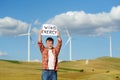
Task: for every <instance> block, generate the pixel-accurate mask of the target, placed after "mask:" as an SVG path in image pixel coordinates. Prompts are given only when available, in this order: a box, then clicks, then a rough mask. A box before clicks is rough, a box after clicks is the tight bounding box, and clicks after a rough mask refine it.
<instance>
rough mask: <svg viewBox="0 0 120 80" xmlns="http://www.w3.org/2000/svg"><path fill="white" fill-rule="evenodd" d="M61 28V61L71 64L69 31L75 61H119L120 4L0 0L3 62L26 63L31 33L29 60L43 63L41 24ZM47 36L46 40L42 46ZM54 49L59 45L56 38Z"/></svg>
mask: <svg viewBox="0 0 120 80" xmlns="http://www.w3.org/2000/svg"><path fill="white" fill-rule="evenodd" d="M46 23H47V24H48V23H49V24H54V25H56V26H57V27H58V29H59V31H60V33H61V37H62V40H63V44H62V48H61V51H60V54H59V60H69V43H68V44H67V45H65V43H66V41H67V40H68V39H69V37H68V36H67V33H66V29H67V30H68V32H69V34H70V37H71V41H72V60H81V59H95V58H98V57H103V56H109V53H110V50H109V45H110V42H109V37H110V35H111V36H112V52H113V57H118V58H119V57H120V42H119V41H120V24H119V23H120V0H19V1H18V0H0V59H7V60H22V61H26V60H27V45H28V43H27V36H17V35H20V34H24V33H27V31H28V28H29V25H30V24H32V29H31V49H30V51H31V57H30V60H31V61H33V60H40V61H41V58H42V57H41V53H40V51H39V48H38V46H37V41H38V35H39V29H41V27H42V24H46ZM47 37H48V36H43V43H44V45H45V40H46V38H47ZM53 38H54V40H55V43H54V46H55V45H56V44H57V38H56V37H55V36H54V37H53Z"/></svg>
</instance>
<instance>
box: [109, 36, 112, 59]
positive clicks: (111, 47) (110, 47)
mask: <svg viewBox="0 0 120 80" xmlns="http://www.w3.org/2000/svg"><path fill="white" fill-rule="evenodd" d="M109 39H110V57H112V36H111V34H110V37H109Z"/></svg>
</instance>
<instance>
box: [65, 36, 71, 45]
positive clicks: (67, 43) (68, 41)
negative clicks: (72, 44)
mask: <svg viewBox="0 0 120 80" xmlns="http://www.w3.org/2000/svg"><path fill="white" fill-rule="evenodd" d="M70 39H71V38H68V40H67V41H66V43H65V45H64V46H66V45H67V44H68V42H69V41H70Z"/></svg>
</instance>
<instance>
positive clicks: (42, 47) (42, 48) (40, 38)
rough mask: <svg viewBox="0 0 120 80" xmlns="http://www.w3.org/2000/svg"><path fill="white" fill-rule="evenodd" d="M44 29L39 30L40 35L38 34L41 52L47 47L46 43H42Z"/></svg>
mask: <svg viewBox="0 0 120 80" xmlns="http://www.w3.org/2000/svg"><path fill="white" fill-rule="evenodd" d="M42 31H43V30H40V31H39V36H38V46H39V48H40V51H41V53H42V52H43V50H44V48H45V47H44V45H43V43H42Z"/></svg>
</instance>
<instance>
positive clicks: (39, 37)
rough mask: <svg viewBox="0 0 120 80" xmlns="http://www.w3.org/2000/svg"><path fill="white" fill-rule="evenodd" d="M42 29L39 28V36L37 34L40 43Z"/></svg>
mask: <svg viewBox="0 0 120 80" xmlns="http://www.w3.org/2000/svg"><path fill="white" fill-rule="evenodd" d="M42 31H43V30H41V29H40V31H39V36H38V42H40V43H42Z"/></svg>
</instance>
